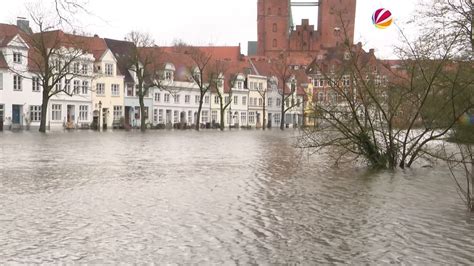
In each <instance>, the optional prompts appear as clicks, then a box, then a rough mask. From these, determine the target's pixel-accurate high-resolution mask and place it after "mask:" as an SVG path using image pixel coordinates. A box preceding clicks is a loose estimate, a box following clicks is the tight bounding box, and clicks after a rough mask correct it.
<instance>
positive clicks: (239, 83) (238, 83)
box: [237, 81, 244, 90]
mask: <svg viewBox="0 0 474 266" xmlns="http://www.w3.org/2000/svg"><path fill="white" fill-rule="evenodd" d="M243 88H244V83H243V82H242V81H238V82H237V89H240V90H241V89H243Z"/></svg>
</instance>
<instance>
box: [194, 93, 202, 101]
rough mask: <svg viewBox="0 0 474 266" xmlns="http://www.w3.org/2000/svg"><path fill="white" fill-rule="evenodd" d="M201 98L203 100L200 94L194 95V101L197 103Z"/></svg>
mask: <svg viewBox="0 0 474 266" xmlns="http://www.w3.org/2000/svg"><path fill="white" fill-rule="evenodd" d="M200 100H201V96H199V95H196V96H194V102H195V103H199V101H200Z"/></svg>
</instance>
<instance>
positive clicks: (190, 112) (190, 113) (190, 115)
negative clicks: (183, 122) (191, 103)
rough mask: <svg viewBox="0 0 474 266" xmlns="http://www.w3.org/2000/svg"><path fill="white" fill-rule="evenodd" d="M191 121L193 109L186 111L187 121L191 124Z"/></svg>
mask: <svg viewBox="0 0 474 266" xmlns="http://www.w3.org/2000/svg"><path fill="white" fill-rule="evenodd" d="M192 122H193V111H188V123H189V124H191V123H192Z"/></svg>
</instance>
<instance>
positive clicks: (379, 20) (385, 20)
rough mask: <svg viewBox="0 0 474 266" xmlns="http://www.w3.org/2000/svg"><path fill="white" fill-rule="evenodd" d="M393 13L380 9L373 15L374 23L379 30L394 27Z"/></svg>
mask: <svg viewBox="0 0 474 266" xmlns="http://www.w3.org/2000/svg"><path fill="white" fill-rule="evenodd" d="M392 22H393V18H392V12H390V10H388V9H385V8H380V9H377V11H375V13H374V14H373V15H372V23H374V25H375V27H377V28H379V29H386V28H388V27H390V25H392Z"/></svg>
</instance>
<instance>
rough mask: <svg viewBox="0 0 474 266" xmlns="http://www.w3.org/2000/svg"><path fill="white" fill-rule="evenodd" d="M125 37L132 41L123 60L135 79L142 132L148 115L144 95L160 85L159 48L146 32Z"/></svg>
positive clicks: (145, 126) (160, 64)
mask: <svg viewBox="0 0 474 266" xmlns="http://www.w3.org/2000/svg"><path fill="white" fill-rule="evenodd" d="M125 39H126V40H127V41H129V42H131V43H133V45H131V46H130V51H129V52H128V54H127V58H126V60H124V61H125V62H127V63H126V64H127V69H129V71H131V72H132V73H134V76H135V79H136V93H137V96H138V101H139V104H140V130H141V131H143V132H144V131H146V128H147V124H146V119H147V115H149V112H148V113H147V112H146V107H145V97H148V95H149V93H150V89H151V88H153V87H159V88H161V87H162V86H161V83H160V80H161V75H162V68H163V64H162V62H161V60H160V58H161V50H160V49H159V48H158V47H157V46H155V42H154V40H153V39H152V37H151V36H150V35H149V34H148V33H142V32H136V31H132V32H130V33H129V34H128V35H127V36H126V38H125ZM149 111H150V110H149Z"/></svg>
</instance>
